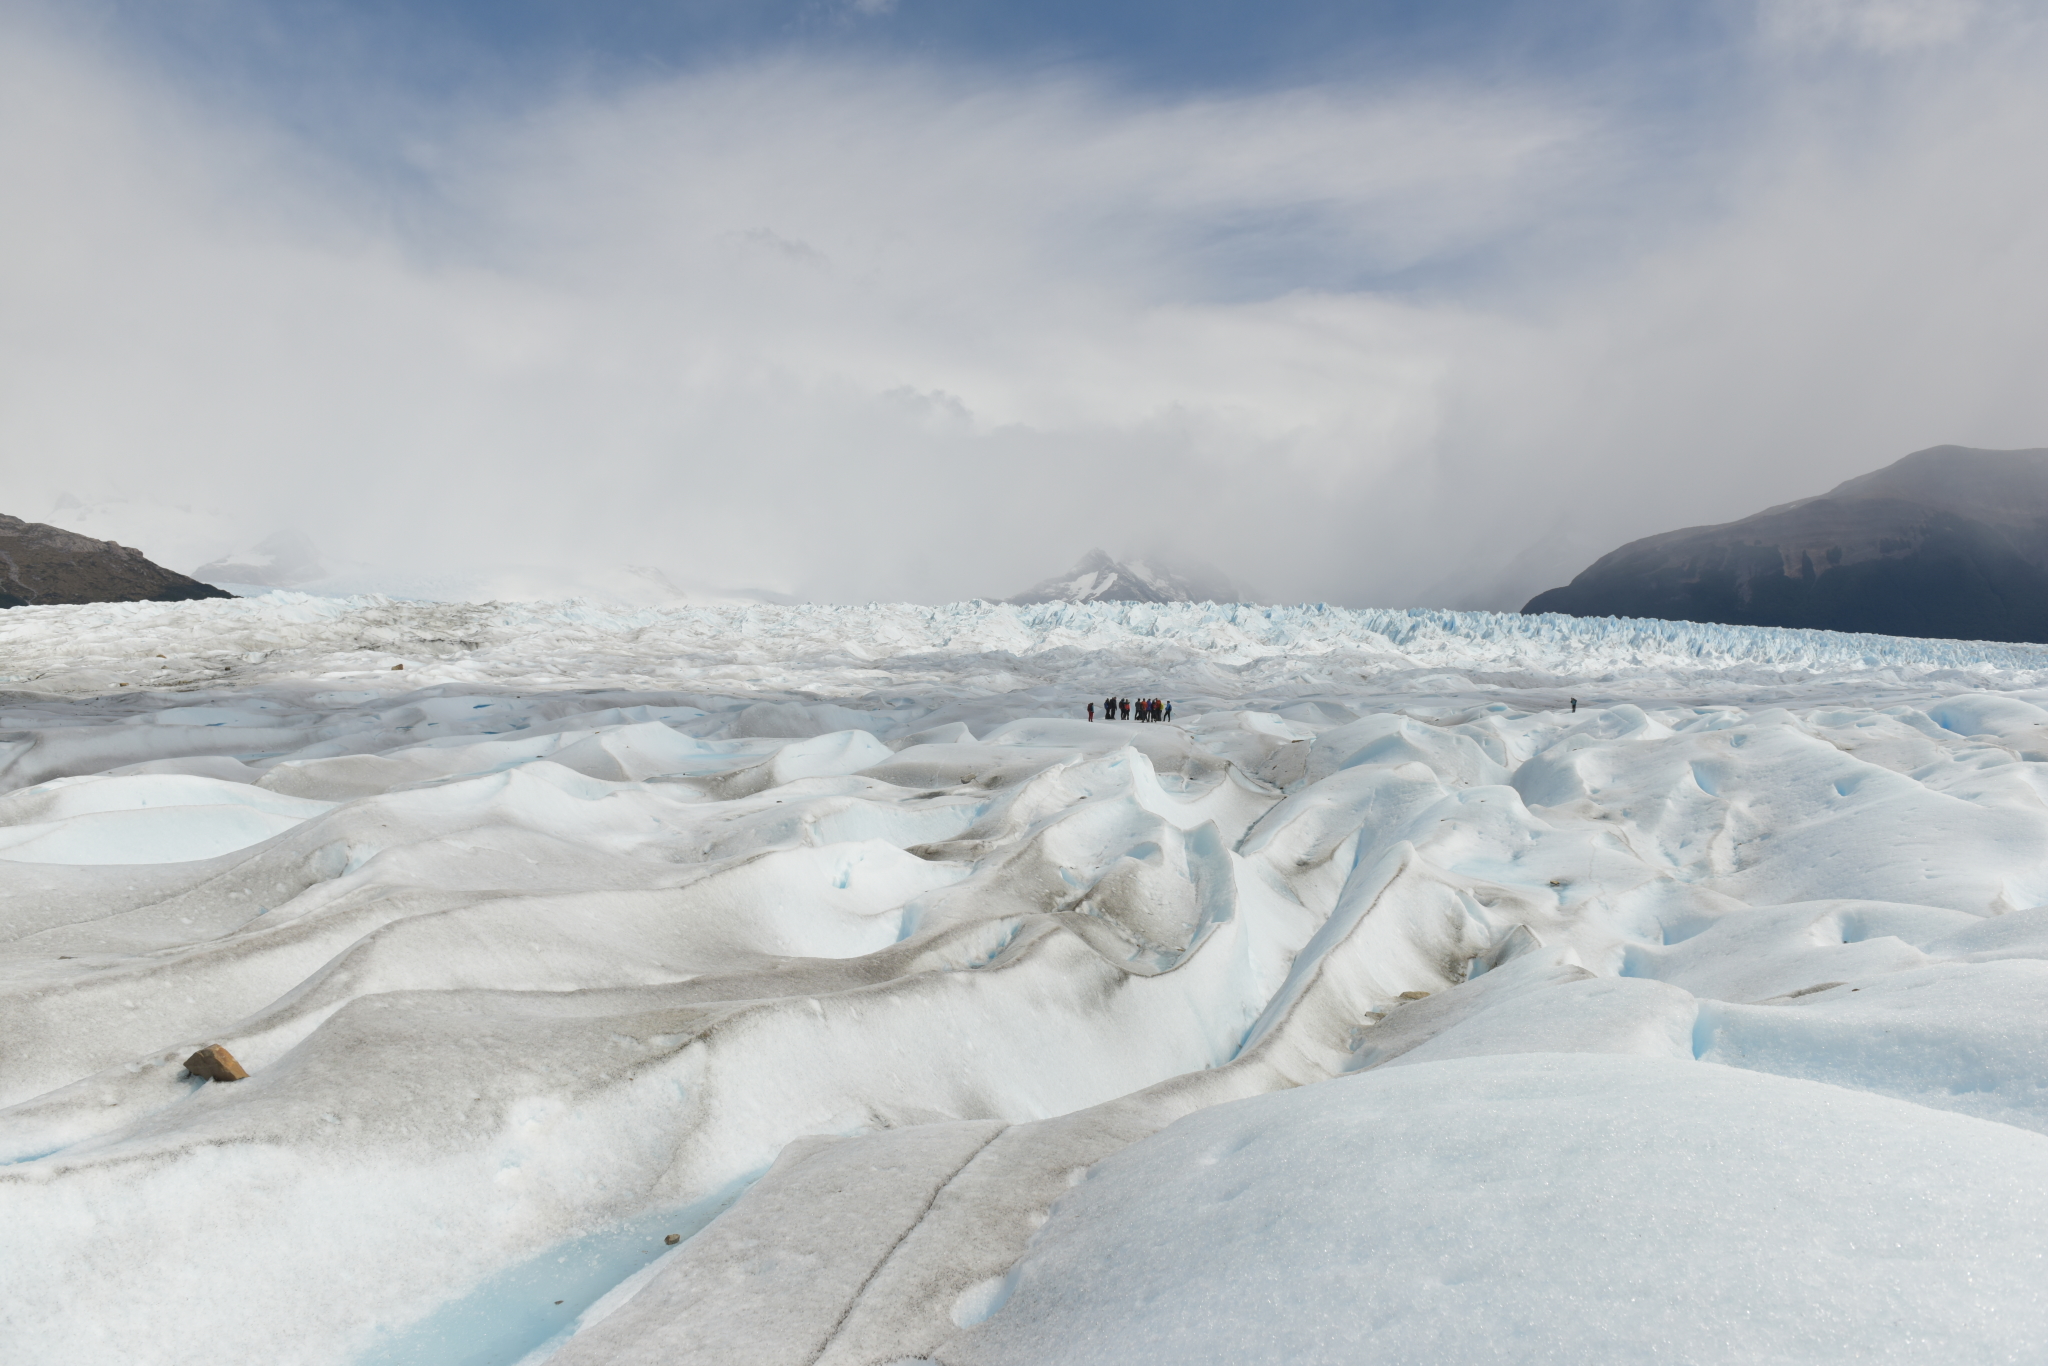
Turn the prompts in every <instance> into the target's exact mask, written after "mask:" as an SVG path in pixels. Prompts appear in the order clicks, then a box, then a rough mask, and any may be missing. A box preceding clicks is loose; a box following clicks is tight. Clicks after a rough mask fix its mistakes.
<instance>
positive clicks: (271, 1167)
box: [0, 592, 2048, 1366]
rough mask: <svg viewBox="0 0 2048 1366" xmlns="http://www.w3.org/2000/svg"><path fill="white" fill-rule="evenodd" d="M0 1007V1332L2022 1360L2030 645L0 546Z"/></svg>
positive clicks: (2026, 1242) (843, 1348)
mask: <svg viewBox="0 0 2048 1366" xmlns="http://www.w3.org/2000/svg"><path fill="white" fill-rule="evenodd" d="M1111 693H1122V694H1128V695H1138V696H1160V697H1170V698H1172V699H1173V701H1174V704H1175V718H1176V719H1175V722H1174V723H1172V724H1153V725H1143V724H1137V723H1124V722H1095V723H1091V722H1088V721H1087V720H1085V719H1084V712H1083V709H1084V707H1085V705H1086V704H1087V702H1089V701H1090V700H1095V701H1098V702H1099V701H1100V699H1101V698H1102V697H1103V696H1105V695H1107V694H1111ZM0 1029H4V1035H5V1037H6V1039H7V1040H8V1047H7V1048H6V1050H5V1051H4V1053H0V1285H4V1286H5V1287H6V1288H7V1294H6V1296H5V1298H4V1301H0V1355H4V1356H5V1358H6V1359H7V1360H10V1361H13V1360H19V1361H47V1362H63V1363H67V1364H69V1363H102V1362H104V1363H122V1366H131V1364H132V1363H145V1362H147V1363H160V1364H161V1366H172V1364H174V1363H193V1364H194V1366H198V1364H199V1363H205V1364H207V1366H219V1364H220V1363H233V1364H239V1363H266V1364H268V1363H286V1362H290V1363H308V1366H325V1364H329V1363H331V1364H333V1366H372V1364H375V1363H386V1364H390V1366H399V1364H401V1363H412V1364H418V1366H538V1363H542V1362H548V1363H556V1364H557V1366H598V1364H599V1363H606V1364H612V1363H618V1364H621V1366H623V1364H625V1363H641V1362H645V1363H654V1362H662V1363H678V1362H704V1363H712V1362H718V1363H731V1362H746V1363H763V1366H767V1364H769V1363H782V1362H788V1363H804V1364H805V1366H811V1364H812V1363H839V1364H842V1366H856V1364H861V1366H870V1364H871V1366H882V1364H883V1363H898V1364H900V1363H910V1362H932V1363H944V1364H945V1366H971V1364H976V1363H1013V1362H1014V1363H1026V1362H1029V1363H1041V1362H1052V1361H1074V1362H1120V1363H1121V1362H1151V1361H1158V1362H1175V1363H1185V1362H1215V1363H1224V1362H1245V1361H1274V1362H1281V1361H1285V1362H1288V1363H1309V1362H1338V1361H1344V1362H1350V1361H1356V1360H1361V1359H1370V1358H1375V1357H1379V1358H1385V1359H1390V1360H1432V1361H1546V1360H1566V1359H1569V1360H1573V1361H1580V1362H1613V1363H1623V1362H1630V1363H1633V1362H1640V1361H1643V1360H1653V1359H1672V1360H1686V1361H1716V1360H1721V1361H1738V1360H1739V1361H1766V1360H1784V1361H1792V1360H1797V1361H1823V1360H1852V1359H1853V1360H1857V1361H1901V1362H1904V1361H1924V1360H1927V1359H1929V1358H1931V1357H1935V1356H1942V1357H1946V1358H1950V1359H1959V1360H1973V1361H1974V1360H1983V1361H1994V1360H2024V1359H2029V1358H2030V1357H2031V1356H2032V1355H2034V1354H2035V1353H2036V1352H2037V1351H2038V1346H2037V1344H2038V1343H2039V1342H2040V1341H2041V1340H2042V1338H2043V1337H2044V1335H2048V1307H2043V1302H2042V1299H2041V1297H2040V1296H2039V1294H2038V1293H2037V1290H2036V1287H2037V1286H2038V1283H2039V1278H2040V1276H2041V1274H2042V1272H2043V1270H2044V1262H2048V1233H2044V1232H2043V1231H2042V1230H2044V1229H2048V1194H2044V1192H2048V1065H2044V1064H2048V1049H2044V1036H2048V646H2034V645H1987V644H1982V643H1974V642H1963V641H1940V640H1904V639H1895V638H1890V637H1877V636H1850V635H1838V634H1833V633H1827V632H1812V631H1795V630H1773V629H1753V628H1738V627H1724V626H1702V625H1695V624H1690V623H1680V622H1657V621H1624V620H1612V619H1607V620H1583V619H1572V618H1563V617H1526V616H1516V615H1512V614H1494V613H1482V612H1470V613H1461V612H1445V611H1427V610H1409V611H1401V610H1353V609H1344V608H1335V607H1328V606H1304V607H1286V608H1281V607H1254V606H1245V605H1218V604H1206V603H1171V604H1137V603H1080V604H1076V603H1043V604H1034V605H1029V606H1019V605H1009V604H993V603H983V602H974V603H958V604H952V605H948V606H941V607H928V606H915V605H906V604H871V605H866V606H823V605H794V606H781V605H733V606H715V607H662V608H622V607H615V606H601V605H595V604H591V603H585V602H555V603H509V604H508V603H493V604H471V603H434V602H408V601H393V600H389V599H384V598H377V597H362V598H348V599H331V598H319V597H312V596H307V595H302V594H295V593H290V592H276V593H269V594H265V595H262V596H259V597H252V598H246V599H235V600H209V601H200V602H188V603H117V604H94V605H87V606H74V607H40V608H38V607H28V608H17V609H13V610H11V611H8V612H5V613H0ZM206 1045H220V1046H224V1047H225V1048H227V1049H228V1050H230V1051H231V1052H232V1053H233V1055H234V1056H235V1057H236V1058H237V1059H239V1060H240V1062H241V1063H242V1064H243V1066H244V1067H246V1068H247V1070H248V1072H249V1077H248V1078H247V1079H246V1080H241V1081H236V1082H232V1083H222V1082H207V1081H203V1080H201V1079H199V1078H196V1077H192V1076H190V1075H188V1074H186V1073H185V1071H184V1067H183V1063H184V1060H185V1059H186V1057H188V1056H189V1055H190V1054H191V1053H192V1052H193V1051H195V1050H196V1049H198V1048H200V1047H202V1046H206Z"/></svg>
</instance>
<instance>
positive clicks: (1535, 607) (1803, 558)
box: [1522, 446, 2048, 641]
mask: <svg viewBox="0 0 2048 1366" xmlns="http://www.w3.org/2000/svg"><path fill="white" fill-rule="evenodd" d="M1522 610H1523V611H1524V612H1560V613H1564V614H1566V615H1569V616H1576V617H1599V616H1615V617H1658V618H1664V619H1668V620H1681V621H1702V622H1725V623H1729V624H1732V625H1739V626H1796V627H1812V628H1818V629H1821V630H1830V631H1869V632H1875V633H1878V634H1882V635H1896V636H1925V637H1935V638H1945V639H1955V640H2000V641H2048V449H2030V450H1977V449H1973V448H1970V447H1966V446H1935V447H1931V448H1929V449H1927V450H1923V451H1915V452H1914V453H1913V454H1911V455H1909V456H1906V457H1905V458H1904V459H1902V460H1899V461H1897V462H1896V463H1894V464H1891V465H1888V466H1886V467H1885V468H1883V469H1881V470H1877V471H1875V472H1873V473H1870V474H1865V475H1860V476H1858V477H1857V478H1854V479H1850V480H1847V481H1846V482H1844V483H1842V484H1839V485H1837V486H1836V487H1835V488H1833V489H1831V490H1829V491H1828V492H1827V493H1823V494H1820V495H1818V496H1816V497H1812V498H1803V499H1800V500H1798V501H1796V502H1791V503H1781V504H1779V505H1778V506H1777V507H1772V508H1766V509H1764V510H1763V511H1762V512H1759V513H1756V514H1754V515H1752V516H1749V517H1745V518H1742V519H1741V520H1739V521H1734V522H1727V523H1723V524H1721V525H1717V526H1696V527H1686V528H1684V529H1683V530H1679V531H1667V532H1663V533H1661V534H1659V535H1656V536H1646V537H1644V538H1643V539H1642V540H1639V541H1631V542H1629V543H1628V544H1627V545H1624V546H1622V547H1621V548H1620V549H1618V550H1614V551H1610V552H1609V553H1608V554H1606V555H1603V556H1601V557H1600V558H1599V559H1598V560H1595V561H1594V562H1593V564H1592V565H1591V566H1590V567H1588V568H1587V569H1586V570H1585V571H1584V572H1582V573H1581V574H1579V575H1578V577H1576V578H1574V579H1573V580H1572V581H1571V582H1570V583H1569V584H1567V585H1565V586H1564V587H1562V588H1553V589H1550V590H1549V591H1547V592H1543V593H1538V594H1537V595H1536V596H1535V597H1533V598H1531V599H1530V600H1529V603H1528V605H1527V606H1525V607H1524V608H1523V609H1522Z"/></svg>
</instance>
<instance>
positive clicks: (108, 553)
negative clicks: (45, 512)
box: [0, 516, 234, 607]
mask: <svg viewBox="0 0 2048 1366" xmlns="http://www.w3.org/2000/svg"><path fill="white" fill-rule="evenodd" d="M233 596H234V594H232V593H227V592H223V591H222V590H220V589H218V588H215V587H214V586H213V585H212V584H210V583H201V582H199V581H198V580H197V579H188V578H186V577H185V576H184V575H183V574H174V573H172V572H171V571H170V570H168V569H165V568H164V567H163V566H162V565H159V564H153V563H151V562H150V560H149V559H148V558H147V557H145V556H144V555H143V553H142V552H141V551H139V550H131V549H129V548H128V547H127V546H125V545H116V544H114V542H112V541H96V540H94V539H93V538H92V537H90V536H81V535H79V534H78V533H77V532H75V531H65V530H64V529H63V528H61V527H54V526H48V525H45V524H44V523H42V522H24V521H22V520H21V519H20V518H19V517H6V516H0V607H29V606H41V605H44V604H48V603H60V602H180V601H183V600H184V599H186V598H227V597H233Z"/></svg>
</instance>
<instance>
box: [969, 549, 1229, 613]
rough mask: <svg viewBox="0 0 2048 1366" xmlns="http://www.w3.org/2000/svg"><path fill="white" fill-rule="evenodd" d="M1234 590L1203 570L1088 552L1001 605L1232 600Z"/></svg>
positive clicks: (1224, 580)
mask: <svg viewBox="0 0 2048 1366" xmlns="http://www.w3.org/2000/svg"><path fill="white" fill-rule="evenodd" d="M1238 600H1239V592H1238V589H1237V588H1236V587H1235V586H1234V585H1232V584H1231V583H1230V581H1229V580H1227V579H1225V578H1223V577H1222V576H1221V575H1220V574H1217V573H1216V572H1215V571H1214V570H1211V569H1208V568H1207V567H1206V566H1205V567H1201V568H1198V569H1192V570H1189V569H1169V568H1167V567H1165V566H1164V565H1160V564H1157V563H1148V562H1146V561H1144V560H1130V561H1123V560H1115V559H1112V558H1110V556H1109V555H1108V553H1107V552H1105V551H1102V550H1099V549H1098V550H1091V551H1089V552H1088V553H1087V554H1086V555H1083V556H1082V557H1081V559H1080V562H1079V563H1078V564H1076V565H1075V566H1074V567H1073V568H1072V569H1069V570H1068V571H1067V572H1066V573H1064V574H1061V575H1059V576H1057V577H1056V578H1050V579H1045V580H1042V581H1040V582H1038V583H1035V584H1033V585H1032V586H1031V587H1029V588H1027V589H1025V590H1024V591H1023V592H1022V593H1019V594H1018V595H1017V596H1016V597H1014V598H1005V599H1003V601H1005V602H1014V603H1032V602H1236V601H1238Z"/></svg>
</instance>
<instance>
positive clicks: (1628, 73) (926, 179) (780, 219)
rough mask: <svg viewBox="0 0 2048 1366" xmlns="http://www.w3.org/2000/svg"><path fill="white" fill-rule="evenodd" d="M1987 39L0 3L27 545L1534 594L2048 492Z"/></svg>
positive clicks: (538, 573) (1823, 0)
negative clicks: (1938, 460)
mask: <svg viewBox="0 0 2048 1366" xmlns="http://www.w3.org/2000/svg"><path fill="white" fill-rule="evenodd" d="M2037 15H2038V11H2037V10H2036V9H2035V8H2034V7H2032V6H2029V5H2025V4H2017V3H2004V0H1741V3H1736V2H1734V0H1700V2H1699V3H1693V4H1685V5H1642V4H1640V3H1625V2H1623V0H1546V2H1545V3H1534V2H1533V0H1529V2H1526V3H1525V2H1524V0H1471V2H1470V3H1460V2H1458V0H1440V2H1439V3H1433V4H1428V3H1406V2H1405V0H1404V2H1403V3H1373V2H1372V0H1353V2H1352V3H1343V4H1339V3H1307V2H1306V0H1265V2H1264V3H1257V4H1254V3H1237V2H1235V0H1183V2H1182V3H1166V2H1165V0H1134V3H1127V4H1119V5H1109V6H1105V5H1101V4H1099V3H1098V4H1087V5H1084V4H1080V3H1073V2H1071V0H1057V2H1055V3H1032V4H1024V3H1019V2H1017V0H751V2H748V3H742V0H582V2H581V3H571V0H462V2H458V0H442V3H433V2H432V0H409V2H408V3H400V2H399V0H271V3H261V4H259V3H253V2H250V3H244V2H243V0H68V2H67V3H64V4H61V5H60V4H54V3H47V0H0V186H4V190H0V203H4V212H0V511H5V512H7V513H10V514H12V515H15V516H21V517H25V518H28V519H30V520H48V521H54V522H57V523H58V524H60V525H68V526H75V527H76V528H77V529H79V530H82V531H86V532H88V533H90V534H93V535H98V536H105V537H111V538H114V539H118V540H121V541H123V542H124V543H128V544H133V545H137V546H139V547H140V548H141V549H143V550H144V551H145V553H148V554H150V555H151V556H152V557H153V558H155V559H157V560H159V561H160V562H162V563H164V564H167V565H169V566H170V567H172V568H175V569H179V570H187V571H189V570H190V569H192V568H194V567H195V566H197V565H199V564H201V563H203V562H206V561H209V560H214V559H216V558H218V557H220V556H222V555H226V554H230V553H233V552H237V551H244V550H247V549H248V548H249V547H251V546H254V545H256V544H258V543H260V542H263V541H265V539H266V538H269V537H271V536H273V535H275V534H276V533H279V532H283V531H292V532H296V533H298V534H300V535H302V536H304V537H308V538H310V540H311V542H312V543H313V544H314V545H316V546H317V547H318V549H319V552H320V555H321V557H322V559H323V560H324V561H325V563H326V569H327V571H328V573H327V576H326V578H324V579H323V580H321V582H322V583H324V584H326V585H327V586H329V587H336V586H339V587H353V588H377V589H381V590H383V591H391V592H402V593H432V594H444V595H451V596H453V595H462V596H555V595H566V594H571V593H587V594H589V595H592V596H623V597H626V598H629V599H634V600H649V601H662V600H669V599H670V598H672V597H675V596H682V597H686V598H695V599H703V600H716V599H718V598H720V597H724V596H730V595H733V594H735V593H738V594H742V595H744V594H747V593H760V594H765V595H770V596H776V595H781V596H789V597H795V598H803V599H809V600H814V601H872V600H897V599H907V600H912V601H927V602H938V601H949V600H954V599H961V598H969V597H992V596H999V595H1003V594H1008V593H1013V592H1017V591H1020V590H1021V589H1023V588H1024V587H1025V586H1027V585H1028V584H1030V583H1032V582H1034V581H1036V580H1038V579H1041V578H1045V577H1047V576H1049V575H1052V574H1054V573H1057V572H1059V571H1060V570H1062V569H1064V568H1065V567H1067V566H1068V565H1069V564H1071V563H1072V562H1073V561H1074V560H1075V559H1077V558H1078V557H1079V556H1080V555H1081V554H1082V553H1083V552H1085V551H1087V550H1089V549H1090V548H1092V547H1096V546H1100V547H1102V548H1105V549H1107V550H1109V551H1110V552H1111V553H1113V554H1119V555H1141V556H1150V557H1157V558H1161V559H1164V560H1166V561H1168V562H1172V561H1174V560H1192V561H1203V562H1207V563H1208V564H1211V565H1213V566H1215V568H1216V569H1218V570H1220V571H1221V572H1222V573H1224V574H1226V575H1228V576H1230V577H1231V578H1232V579H1234V580H1236V581H1237V582H1239V583H1240V584H1242V585H1245V586H1246V587H1247V589H1248V590H1249V591H1250V592H1251V593H1253V594H1255V595H1256V596H1258V597H1259V598H1261V599H1262V600H1268V601H1290V602H1291V601H1328V602H1334V603H1343V604H1349V605H1390V606H1401V605H1425V606H1490V607H1504V608H1512V607H1514V606H1516V605H1518V604H1519V602H1520V601H1522V600H1525V599H1526V598H1528V597H1529V596H1531V595H1532V594H1534V593H1535V592H1537V591H1539V590H1541V589H1544V588H1548V587H1552V586H1555V585H1556V584H1558V583H1562V582H1564V581H1565V580H1566V579H1568V578H1569V577H1571V575H1572V574H1574V573H1576V572H1577V571H1578V570H1579V569H1581V568H1583V567H1584V566H1585V565H1586V564H1587V563H1589V562H1590V561H1591V560H1592V559H1593V558H1595V557H1596V556H1597V555H1599V554H1600V553H1603V552H1604V551H1606V550H1608V549H1611V548H1613V547H1614V546H1616V545H1618V544H1620V543H1622V542H1624V541H1626V540H1630V539H1633V538H1635V537H1638V536H1644V535H1649V534H1653V533H1656V532H1659V531H1664V530H1669V529H1671V528H1674V527H1678V526H1687V525H1698V524H1702V523H1708V522H1715V521H1724V520H1729V519H1733V518H1736V517H1740V516H1743V515H1746V514H1748V513H1750V512H1754V511H1757V510H1759V509H1761V508H1763V507H1765V506H1768V505H1770V504H1774V503H1778V502H1783V501H1785V500H1787V499H1790V498H1795V497H1801V496H1805V495H1808V494H1813V493H1819V492H1822V491H1824V490H1826V489H1827V488H1829V487H1831V486H1832V485H1834V484H1835V483H1838V482H1840V481H1841V480H1842V479H1845V478H1848V477H1851V476H1853V475H1856V474H1860V473H1863V472H1865V471H1868V470H1870V469H1874V468H1877V467H1879V466H1882V465H1884V464H1888V463H1890V462H1891V461H1893V460H1895V459H1897V458H1898V457H1900V456H1902V455H1904V454H1906V453H1908V452H1910V451H1913V450H1917V449H1920V448H1923V447H1926V446H1930V445H1936V444H1941V443H1945V442H1956V443H1960V444H1965V445H1976V446H1988V447H2022V446H2043V445H2048V384H2044V383H2042V382H2041V380H2040V376H2039V372H2040V368H2041V362H2042V358H2043V357H2044V355H2048V250H2044V248H2043V246H2042V244H2043V243H2048V158H2044V157H2043V156H2042V155H2041V147H2042V146H2043V145H2044V136H2043V135H2044V133H2048V83H2043V82H2041V81H2040V80H2039V79H2038V73H2039V72H2040V71H2041V70H2043V69H2048V64H2044V58H2048V22H2044V20H2043V19H2042V18H2040V17H2037Z"/></svg>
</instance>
